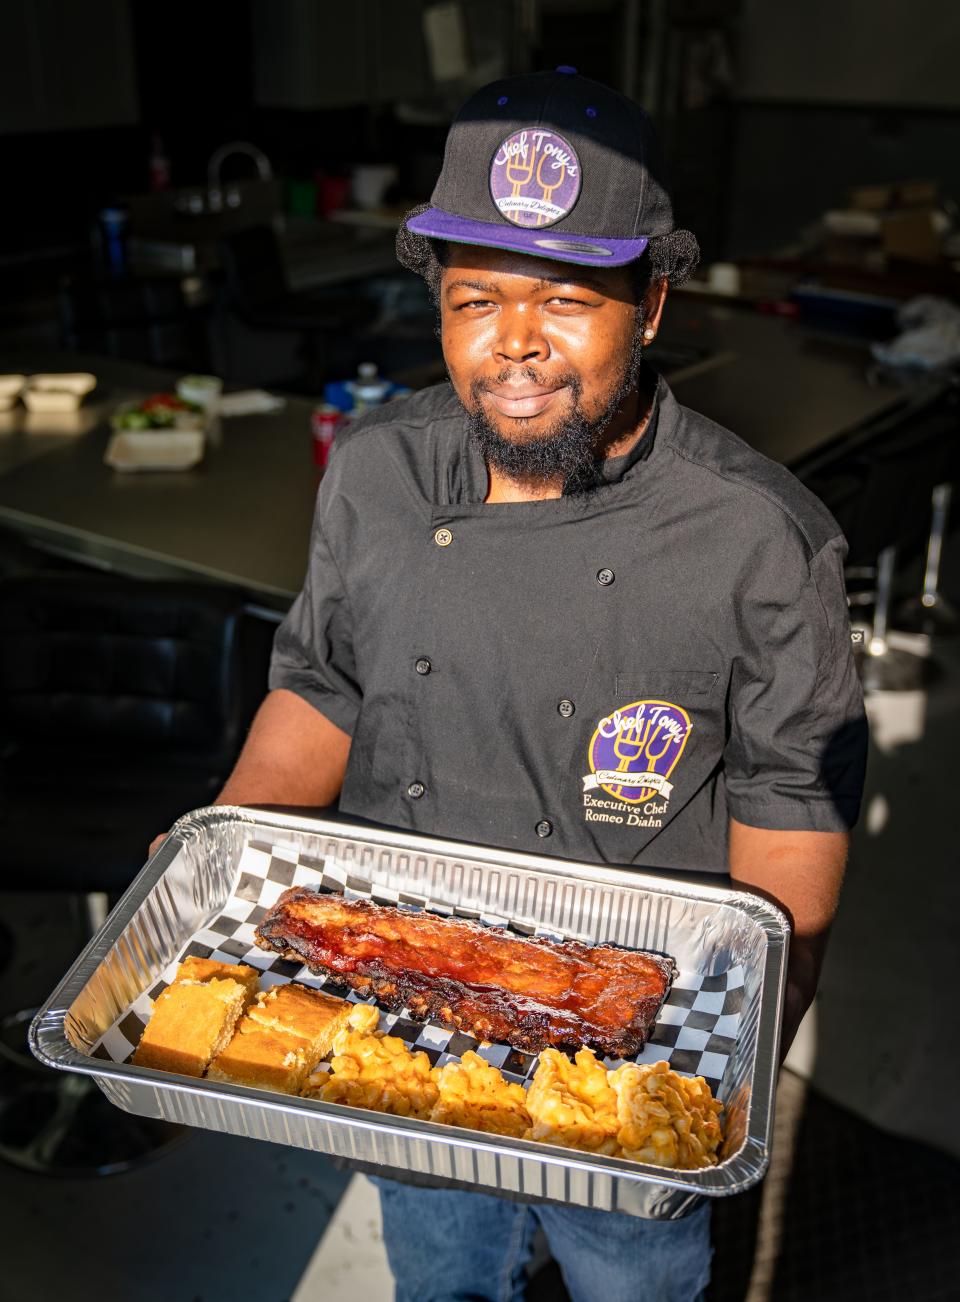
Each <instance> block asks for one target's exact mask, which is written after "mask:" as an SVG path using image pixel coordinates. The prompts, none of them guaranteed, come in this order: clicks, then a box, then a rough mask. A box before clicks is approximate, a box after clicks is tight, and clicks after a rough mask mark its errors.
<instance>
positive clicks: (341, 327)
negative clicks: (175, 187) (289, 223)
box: [220, 226, 377, 393]
mask: <svg viewBox="0 0 960 1302" xmlns="http://www.w3.org/2000/svg"><path fill="white" fill-rule="evenodd" d="M220 262H221V265H222V268H223V272H224V277H225V281H224V295H223V302H222V306H223V307H224V308H225V309H226V310H228V311H233V312H235V313H236V314H237V316H239V317H240V319H241V320H242V321H243V322H244V323H245V324H246V325H247V326H250V327H252V328H253V329H255V330H258V331H260V330H264V331H268V332H280V333H285V334H292V335H298V336H299V337H300V340H301V344H302V348H301V354H302V357H303V360H304V366H305V373H304V377H303V383H304V384H305V386H306V387H307V388H309V389H310V391H311V392H317V393H319V392H321V391H322V388H323V383H324V380H325V379H327V378H328V377H327V375H326V353H327V348H328V345H329V344H330V343H332V342H333V341H335V340H340V339H343V338H344V337H347V338H349V337H352V336H354V335H355V334H356V333H357V332H358V331H360V330H362V328H363V327H364V326H366V325H369V324H370V322H371V321H373V319H374V317H375V316H376V311H377V309H376V304H375V303H374V302H373V301H372V300H369V299H364V298H362V297H360V296H358V295H356V294H351V295H345V294H343V293H338V292H336V291H329V292H323V291H321V292H317V293H298V292H295V291H293V290H291V289H290V287H289V285H288V283H287V276H286V269H285V267H284V263H283V258H282V256H281V253H280V246H279V243H278V241H277V236H276V232H275V231H274V230H273V228H272V227H269V226H252V227H249V228H248V229H246V230H242V231H236V232H235V233H234V234H232V235H229V236H227V237H226V238H225V239H224V240H222V241H221V243H220ZM288 387H290V386H289V385H288ZM293 387H296V384H295V383H294V385H293Z"/></svg>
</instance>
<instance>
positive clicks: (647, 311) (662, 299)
mask: <svg viewBox="0 0 960 1302" xmlns="http://www.w3.org/2000/svg"><path fill="white" fill-rule="evenodd" d="M669 288H670V282H669V281H668V280H667V278H666V276H661V277H660V279H659V280H652V281H651V282H650V284H649V285H648V286H647V288H646V289H645V290H644V291H643V329H644V333H646V331H647V330H652V331H653V333H654V334H656V333H657V331H658V330H659V329H660V318H661V316H662V315H663V305H664V303H666V301H667V291H668V290H669ZM652 337H653V336H652V335H651V336H650V338H651V339H652Z"/></svg>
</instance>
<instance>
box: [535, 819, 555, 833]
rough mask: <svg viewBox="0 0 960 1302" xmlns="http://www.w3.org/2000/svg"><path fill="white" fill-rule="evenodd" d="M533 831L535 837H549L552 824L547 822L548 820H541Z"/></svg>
mask: <svg viewBox="0 0 960 1302" xmlns="http://www.w3.org/2000/svg"><path fill="white" fill-rule="evenodd" d="M535 830H536V833H537V836H549V835H550V833H551V832H552V831H553V824H552V823H551V822H550V821H549V819H546V818H541V819H540V822H539V823H538V824H537V826H536V829H535Z"/></svg>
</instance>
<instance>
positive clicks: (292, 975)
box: [92, 842, 744, 1094]
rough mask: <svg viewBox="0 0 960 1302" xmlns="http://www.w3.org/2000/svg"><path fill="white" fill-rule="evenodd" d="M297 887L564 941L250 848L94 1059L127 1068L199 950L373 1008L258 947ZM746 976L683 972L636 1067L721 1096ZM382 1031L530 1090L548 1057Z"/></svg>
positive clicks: (412, 1027) (399, 1026)
mask: <svg viewBox="0 0 960 1302" xmlns="http://www.w3.org/2000/svg"><path fill="white" fill-rule="evenodd" d="M290 886H307V887H311V888H313V889H320V890H322V891H334V892H337V893H340V894H344V895H346V897H347V898H348V899H370V900H373V901H374V902H375V903H378V904H394V905H397V906H398V907H400V908H402V909H409V910H411V911H419V910H421V909H427V910H429V911H430V912H433V913H437V914H441V915H443V916H451V915H452V916H455V917H458V918H469V919H472V920H473V921H477V922H480V923H482V924H484V925H487V926H491V927H506V926H509V928H510V930H511V931H513V932H515V933H516V934H518V935H525V936H531V935H535V936H549V937H551V938H553V939H563V937H561V936H558V935H557V933H556V932H553V931H550V930H548V929H546V928H542V927H536V928H534V927H530V926H524V925H522V924H517V923H513V922H508V920H507V919H506V918H502V917H497V916H494V915H490V914H482V913H480V912H478V911H476V910H471V909H466V908H461V907H459V906H457V907H456V908H451V907H450V906H449V905H446V904H438V903H436V902H434V901H432V900H430V899H429V898H427V897H425V896H422V895H415V894H411V893H408V892H405V891H397V890H393V889H390V888H386V887H382V886H373V887H371V885H370V883H369V882H367V881H365V880H363V879H361V878H358V877H355V876H353V875H352V874H351V873H350V871H349V869H348V867H347V866H346V865H344V864H342V863H337V862H336V861H335V860H325V861H320V860H316V859H308V858H306V857H305V856H302V855H298V854H297V852H296V851H295V850H288V849H285V848H284V847H279V846H268V845H259V844H257V843H255V842H251V843H250V844H249V845H247V846H246V848H245V849H244V851H243V854H242V856H241V860H240V865H239V868H238V871H237V877H236V880H235V884H234V887H233V891H232V893H231V895H230V898H229V899H228V901H227V903H226V905H225V906H224V908H223V909H222V910H221V911H220V913H218V914H217V916H216V917H215V918H214V919H213V920H212V921H211V922H209V923H207V925H206V926H205V927H203V928H202V929H201V930H200V931H197V932H196V933H195V934H194V935H193V936H191V937H190V939H189V940H188V941H187V943H186V944H185V945H184V946H183V948H182V949H181V951H180V953H179V954H178V955H177V957H176V958H175V959H174V960H173V961H172V962H171V963H170V964H169V965H168V966H167V967H166V968H165V969H164V971H163V972H162V974H161V976H160V979H159V980H158V981H157V982H156V984H155V985H154V986H152V987H151V989H150V990H148V991H145V992H144V993H143V994H141V995H140V996H139V997H138V998H137V999H135V1000H134V1002H133V1003H132V1004H131V1005H130V1006H129V1008H127V1009H126V1010H125V1011H124V1012H123V1013H122V1014H121V1016H120V1017H118V1018H117V1020H116V1021H115V1022H114V1023H113V1025H112V1026H110V1028H109V1029H108V1030H107V1031H105V1032H104V1034H103V1035H102V1036H101V1037H100V1039H99V1040H98V1041H97V1043H96V1044H95V1045H94V1047H93V1050H92V1053H93V1056H94V1057H98V1058H105V1059H109V1060H110V1061H113V1062H118V1063H123V1062H127V1061H128V1060H129V1058H130V1057H131V1055H132V1054H133V1051H134V1049H135V1048H136V1046H137V1044H138V1043H139V1041H140V1036H141V1035H142V1034H143V1030H144V1027H145V1026H146V1024H147V1022H148V1021H149V1019H150V1013H151V1010H152V1008H153V1001H154V1000H155V999H156V998H157V996H158V995H159V994H160V993H161V991H163V990H164V989H165V988H166V987H167V986H168V985H169V984H170V982H171V981H172V980H173V979H174V976H175V974H176V970H177V965H178V964H179V963H180V962H181V961H182V960H183V959H184V958H186V957H187V956H188V955H191V954H195V955H197V956H199V957H201V958H213V959H217V960H219V961H220V962H223V963H248V964H249V965H250V966H251V967H254V968H257V969H259V971H260V973H261V979H260V985H261V988H262V989H267V988H268V987H270V986H274V985H280V984H285V983H286V982H288V981H300V982H302V983H303V984H304V985H308V986H312V987H313V988H314V989H317V990H324V991H326V992H327V993H328V994H331V995H337V996H339V997H340V998H345V999H349V1000H350V1001H351V1002H353V1003H359V1002H373V1001H372V1000H361V999H360V997H359V996H358V995H356V994H354V993H353V992H352V991H350V990H348V989H347V987H346V986H342V985H339V984H338V983H337V982H336V980H335V979H334V978H332V977H331V978H323V977H317V976H314V975H313V974H312V973H311V972H310V970H309V969H308V968H306V967H304V966H302V965H301V964H299V963H295V962H291V961H289V960H287V959H283V958H279V957H278V956H277V955H276V954H275V953H271V952H269V951H267V950H264V949H260V948H259V947H258V946H257V944H256V942H255V940H254V930H255V928H256V927H257V925H258V924H259V923H260V921H261V920H262V919H263V918H264V916H265V915H266V913H267V911H268V910H269V909H271V908H272V907H273V905H274V904H275V903H276V902H277V900H278V898H279V897H280V895H281V894H282V892H283V891H285V890H286V889H287V888H288V887H290ZM743 980H744V974H743V968H742V967H741V966H736V967H731V968H729V969H728V970H727V971H725V972H722V973H720V974H718V975H715V976H703V975H702V974H700V973H696V972H684V971H681V972H680V973H679V974H678V976H677V977H676V979H675V981H674V983H673V986H672V987H671V990H670V993H669V995H668V996H667V998H666V1001H665V1002H664V1004H663V1006H662V1008H661V1009H660V1012H659V1014H658V1016H657V1022H656V1026H655V1027H654V1030H653V1033H652V1035H651V1036H650V1039H649V1041H648V1042H647V1044H646V1045H645V1047H644V1049H643V1051H642V1052H641V1053H639V1054H637V1056H636V1057H635V1058H634V1059H633V1061H634V1062H638V1063H650V1062H658V1061H660V1060H662V1059H664V1058H665V1059H666V1060H667V1061H668V1062H669V1063H670V1066H671V1067H672V1068H673V1069H674V1071H677V1072H682V1073H683V1074H684V1075H688V1076H703V1077H705V1079H706V1080H707V1082H708V1083H709V1085H710V1087H711V1089H712V1090H713V1092H714V1094H716V1093H717V1090H718V1088H719V1085H720V1080H721V1078H722V1076H723V1073H724V1069H725V1068H726V1065H727V1060H728V1058H729V1057H730V1054H731V1053H732V1052H733V1048H734V1045H735V1043H736V1038H737V1030H738V1027H739V1023H740V1014H741V1008H742V1004H743V996H744V989H743ZM380 1029H381V1030H382V1031H388V1032H389V1033H390V1034H391V1035H397V1036H399V1037H400V1038H401V1039H402V1040H404V1041H405V1042H406V1044H407V1045H408V1046H409V1047H410V1048H411V1049H418V1050H422V1051H423V1052H424V1053H426V1055H427V1056H428V1058H429V1059H430V1061H431V1063H432V1064H433V1065H434V1066H441V1067H442V1066H443V1064H444V1063H446V1062H450V1061H451V1060H457V1059H459V1058H460V1056H461V1055H462V1054H464V1053H466V1051H467V1050H468V1049H473V1050H474V1051H475V1052H476V1053H478V1054H479V1055H480V1056H481V1057H482V1058H485V1059H486V1060H487V1062H489V1063H492V1064H493V1065H494V1066H495V1067H499V1068H500V1069H501V1071H502V1072H503V1073H504V1075H505V1076H506V1077H507V1079H508V1080H512V1081H517V1082H519V1083H520V1084H523V1085H525V1084H526V1083H527V1082H528V1081H529V1080H530V1079H531V1078H532V1076H533V1073H534V1072H535V1071H536V1069H537V1064H538V1061H539V1059H538V1058H537V1056H536V1055H534V1054H531V1053H522V1052H520V1051H519V1050H517V1049H511V1048H510V1047H509V1045H505V1044H487V1045H481V1043H480V1042H479V1041H478V1040H475V1039H474V1038H473V1036H471V1035H466V1034H464V1033H463V1032H462V1031H451V1030H448V1029H447V1028H446V1027H443V1026H441V1025H440V1024H439V1023H438V1022H433V1021H428V1022H422V1021H416V1020H414V1019H413V1018H412V1017H410V1016H409V1015H408V1013H407V1010H406V1009H404V1010H403V1012H401V1013H385V1012H381V1014H380ZM622 1061H623V1059H620V1058H605V1059H604V1062H605V1064H606V1065H607V1067H616V1066H619V1064H620V1063H621V1062H622Z"/></svg>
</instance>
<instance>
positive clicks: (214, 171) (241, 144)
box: [191, 140, 273, 212]
mask: <svg viewBox="0 0 960 1302" xmlns="http://www.w3.org/2000/svg"><path fill="white" fill-rule="evenodd" d="M231 154H245V155H246V156H247V157H248V158H252V159H253V161H254V162H255V163H256V165H257V174H258V175H259V177H260V180H261V181H269V180H270V178H271V177H272V176H273V168H272V167H271V166H270V159H269V158H268V157H267V156H266V154H265V153H264V152H263V150H262V149H258V148H257V146H256V145H251V144H250V142H249V141H248V140H231V141H229V142H228V143H227V144H225V145H221V146H220V148H219V149H215V150H214V151H213V153H212V154H211V155H210V161H209V163H207V202H206V208H207V211H208V212H222V211H223V207H224V200H225V201H226V206H227V207H228V208H239V207H240V204H241V202H242V198H241V194H240V190H239V188H238V187H237V186H236V185H230V186H229V187H228V189H227V193H226V197H224V194H223V182H222V181H221V179H220V173H221V171H222V170H223V163H224V160H225V159H227V158H229V157H230V156H231ZM203 207H204V205H203V201H202V199H201V200H199V207H198V208H197V209H196V210H195V211H198V212H199V211H201V210H202V209H203ZM191 210H193V209H191Z"/></svg>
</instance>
